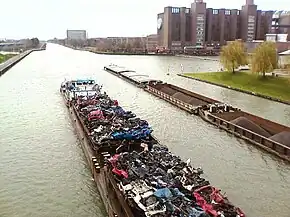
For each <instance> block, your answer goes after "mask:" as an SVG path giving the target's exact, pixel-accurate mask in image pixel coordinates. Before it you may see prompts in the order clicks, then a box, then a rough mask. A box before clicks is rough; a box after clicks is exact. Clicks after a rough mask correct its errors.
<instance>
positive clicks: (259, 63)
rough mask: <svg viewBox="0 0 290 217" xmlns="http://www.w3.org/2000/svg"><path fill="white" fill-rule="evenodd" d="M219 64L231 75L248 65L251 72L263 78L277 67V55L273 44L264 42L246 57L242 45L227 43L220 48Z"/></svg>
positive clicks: (234, 42)
mask: <svg viewBox="0 0 290 217" xmlns="http://www.w3.org/2000/svg"><path fill="white" fill-rule="evenodd" d="M221 63H222V65H223V67H224V68H225V69H226V70H228V71H230V72H232V73H235V72H236V69H237V68H238V67H240V66H244V65H248V64H250V67H251V71H252V72H255V73H258V74H262V75H263V77H265V76H266V73H267V72H272V71H273V70H274V69H276V68H277V67H278V54H277V50H276V46H275V43H274V42H269V41H265V42H262V43H261V44H260V45H258V46H257V47H256V48H255V49H254V52H253V53H252V54H250V55H248V54H247V52H246V48H245V46H244V43H243V42H241V41H239V40H237V41H231V42H229V43H228V44H227V45H226V46H224V47H223V48H222V51H221Z"/></svg>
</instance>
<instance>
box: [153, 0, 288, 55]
mask: <svg viewBox="0 0 290 217" xmlns="http://www.w3.org/2000/svg"><path fill="white" fill-rule="evenodd" d="M289 27H290V14H289V12H285V11H261V10H258V9H257V5H255V4H254V0H246V2H245V5H243V6H242V8H241V9H240V10H239V9H224V8H222V9H213V8H207V7H206V2H204V1H203V0H195V1H194V3H192V4H191V6H190V8H186V7H171V6H168V7H165V8H164V12H163V13H160V14H158V15H157V34H158V46H159V47H163V48H167V49H171V50H182V49H183V48H184V47H194V48H204V47H215V46H220V45H224V44H226V42H227V41H232V40H235V39H242V40H243V41H245V42H251V41H254V40H264V39H265V35H266V34H267V33H275V34H280V33H284V34H285V33H288V36H287V37H288V40H289V36H290V31H289V30H290V28H289Z"/></svg>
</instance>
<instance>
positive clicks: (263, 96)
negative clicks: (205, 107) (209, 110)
mask: <svg viewBox="0 0 290 217" xmlns="http://www.w3.org/2000/svg"><path fill="white" fill-rule="evenodd" d="M213 73H219V72H213ZM178 76H180V77H184V78H187V79H192V80H196V81H199V82H204V83H207V84H211V85H215V86H219V87H223V88H227V89H231V90H234V91H238V92H241V93H246V94H250V95H253V96H257V97H261V98H264V99H268V100H271V101H275V102H279V103H283V104H286V105H290V101H289V100H284V99H281V98H277V97H273V96H269V95H266V94H262V93H257V92H253V91H249V90H246V89H241V88H236V87H233V86H230V85H225V84H222V83H223V82H222V81H221V82H219V83H218V82H214V81H210V80H207V79H201V78H197V77H194V76H190V75H186V74H178ZM270 88H271V87H270Z"/></svg>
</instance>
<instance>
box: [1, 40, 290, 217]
mask: <svg viewBox="0 0 290 217" xmlns="http://www.w3.org/2000/svg"><path fill="white" fill-rule="evenodd" d="M64 57H65V58H64ZM111 62H115V63H121V65H124V66H128V67H131V68H132V69H136V70H137V71H140V72H141V71H142V72H143V73H149V74H151V75H152V76H153V77H157V78H161V79H162V80H165V81H170V82H171V83H176V84H178V85H180V86H184V87H186V88H188V89H193V90H195V91H199V92H201V93H203V94H207V95H209V96H212V97H213V96H214V97H215V98H217V99H222V100H223V101H227V102H234V103H233V104H236V103H237V104H238V105H239V104H243V105H242V106H243V108H244V107H247V108H248V109H249V110H252V111H253V112H256V113H261V114H264V115H265V116H266V115H270V114H271V111H269V110H268V111H265V109H262V108H259V106H260V105H263V106H265V107H266V106H268V108H270V107H271V106H270V104H269V103H268V102H266V101H261V100H260V99H257V98H251V97H248V96H247V95H241V94H235V93H233V92H230V91H229V90H226V92H225V91H223V90H222V89H219V88H215V87H212V86H209V85H204V84H201V83H198V82H193V81H189V80H185V79H182V78H179V77H178V76H175V74H176V73H178V71H179V65H180V62H182V63H183V66H184V68H185V71H186V70H191V71H192V70H197V71H198V70H202V69H203V68H202V67H205V62H206V61H202V63H201V62H200V61H198V60H193V59H191V58H188V59H184V58H181V59H179V58H175V57H166V58H163V57H127V56H105V55H94V54H91V53H88V52H78V51H72V50H70V49H67V48H63V47H60V46H57V45H48V49H47V50H46V51H44V52H36V53H33V54H31V55H30V56H28V57H27V58H25V60H24V61H22V62H20V63H19V64H17V65H16V66H15V67H13V68H12V69H11V70H10V71H9V72H7V73H6V74H5V75H4V76H2V77H1V79H0V102H5V103H0V111H1V112H0V120H1V125H0V156H1V167H0V174H1V176H0V185H1V188H0V216H1V217H2V216H3V217H10V216H13V217H18V216H19V217H20V216H21V217H26V216H27V217H30V216H45V217H46V216H47V217H51V216H57V217H58V216H59V217H63V216H70V217H74V216H75V217H78V216H82V217H86V216H88V217H92V216H104V208H103V206H102V203H101V200H100V198H99V194H98V193H97V192H96V187H95V184H94V183H93V182H92V181H91V175H90V172H89V169H88V168H87V166H86V162H85V158H84V155H83V153H82V150H81V148H80V146H79V142H78V140H77V138H76V134H75V131H74V129H73V126H72V124H71V121H70V118H69V116H68V113H67V110H66V107H65V106H64V105H63V101H62V99H61V97H60V96H59V94H58V88H59V84H60V82H62V81H63V79H64V77H67V78H69V77H71V78H73V77H91V78H96V79H97V81H98V82H99V83H102V84H103V85H104V89H105V90H106V91H107V92H108V94H109V95H110V96H113V97H114V98H116V99H118V101H119V102H120V104H121V105H122V106H124V107H125V108H126V109H130V110H132V111H133V112H134V113H136V114H137V115H138V116H140V117H142V118H145V119H147V120H148V122H149V123H150V124H151V125H152V126H153V129H154V134H155V135H156V136H157V138H158V139H159V140H160V141H161V143H162V144H165V145H167V146H168V147H169V148H170V149H171V150H172V151H173V152H174V153H176V154H178V155H180V156H181V157H182V158H183V159H187V158H191V160H192V164H193V165H195V166H202V167H203V168H204V170H205V173H206V176H207V178H209V179H210V180H211V182H212V183H213V184H214V185H216V186H218V187H220V188H222V189H223V190H224V191H226V192H227V195H228V196H229V197H230V199H231V200H232V201H233V202H234V203H235V204H237V205H239V206H240V207H242V208H243V209H244V210H245V211H246V212H247V213H248V214H249V215H248V216H250V217H251V216H252V217H256V216H263V217H272V216H273V213H275V214H274V215H275V216H279V217H289V213H290V205H289V203H288V201H289V195H290V190H289V189H290V183H289V180H290V169H289V166H288V165H286V164H284V163H283V162H281V161H280V160H278V159H277V158H275V157H272V156H270V155H268V154H266V153H265V152H263V151H261V150H258V149H257V148H255V147H253V146H251V145H248V144H246V143H245V142H244V141H242V140H239V139H237V138H235V137H233V136H231V135H229V134H227V133H225V132H223V131H220V130H219V129H217V128H216V127H214V126H212V125H209V124H207V123H205V122H203V121H201V120H200V119H199V118H198V117H196V116H192V117H191V116H190V115H188V114H187V113H185V112H183V111H181V110H179V109H177V108H175V107H173V106H171V105H170V104H168V103H166V102H164V101H162V100H159V99H158V98H156V97H154V96H152V95H150V94H148V93H146V92H144V91H143V90H140V89H137V88H136V87H134V86H133V85H131V84H128V83H126V82H125V81H123V80H121V79H119V78H117V77H115V76H113V75H111V74H109V73H107V72H105V71H103V70H102V68H103V65H105V64H108V63H111ZM52 63H53V64H52ZM206 64H207V65H211V64H213V63H212V62H207V63H206ZM214 64H215V63H214ZM168 66H171V69H170V70H171V71H170V76H167V75H166V72H167V69H168ZM197 67H200V69H198V68H197ZM210 67H211V68H214V67H215V66H214V65H211V66H210ZM16 78H17V79H16ZM253 99H254V100H253ZM271 105H272V104H271ZM275 111H276V112H277V111H279V114H280V113H281V114H287V112H290V109H289V108H288V107H285V106H280V105H279V104H275ZM275 114H277V113H275ZM272 116H273V115H272ZM285 117H286V118H284V117H283V118H282V119H285V121H286V122H287V121H288V122H289V121H290V119H289V118H288V119H287V116H285ZM273 119H275V118H273ZM276 119H281V117H276ZM289 123H290V122H289Z"/></svg>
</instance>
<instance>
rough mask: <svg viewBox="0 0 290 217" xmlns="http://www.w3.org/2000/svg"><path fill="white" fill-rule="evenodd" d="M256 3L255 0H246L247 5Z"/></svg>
mask: <svg viewBox="0 0 290 217" xmlns="http://www.w3.org/2000/svg"><path fill="white" fill-rule="evenodd" d="M253 4H254V0H246V5H253Z"/></svg>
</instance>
